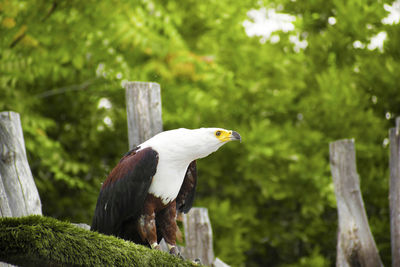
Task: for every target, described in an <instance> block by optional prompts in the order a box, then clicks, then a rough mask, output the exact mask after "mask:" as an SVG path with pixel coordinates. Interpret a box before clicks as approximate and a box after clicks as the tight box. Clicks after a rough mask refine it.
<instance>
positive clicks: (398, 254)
mask: <svg viewBox="0 0 400 267" xmlns="http://www.w3.org/2000/svg"><path fill="white" fill-rule="evenodd" d="M399 128H400V117H399V118H397V119H396V128H391V129H389V140H390V160H389V169H390V182H389V205H390V234H391V245H392V266H393V267H395V266H400V134H399V130H400V129H399Z"/></svg>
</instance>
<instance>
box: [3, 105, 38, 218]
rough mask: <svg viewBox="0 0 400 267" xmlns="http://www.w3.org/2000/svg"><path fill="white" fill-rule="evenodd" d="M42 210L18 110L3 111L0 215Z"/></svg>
mask: <svg viewBox="0 0 400 267" xmlns="http://www.w3.org/2000/svg"><path fill="white" fill-rule="evenodd" d="M31 214H40V215H41V214H42V206H41V203H40V198H39V193H38V191H37V188H36V185H35V182H34V180H33V177H32V173H31V169H30V168H29V164H28V160H27V158H26V151H25V142H24V137H23V134H22V127H21V122H20V118H19V114H18V113H15V112H11V111H6V112H1V113H0V216H2V217H11V216H12V217H21V216H27V215H31Z"/></svg>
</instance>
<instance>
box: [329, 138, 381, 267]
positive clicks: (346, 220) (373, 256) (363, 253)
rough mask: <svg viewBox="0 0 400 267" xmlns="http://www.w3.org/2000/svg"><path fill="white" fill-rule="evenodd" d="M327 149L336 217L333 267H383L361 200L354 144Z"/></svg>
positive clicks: (341, 142) (343, 142) (343, 143)
mask: <svg viewBox="0 0 400 267" xmlns="http://www.w3.org/2000/svg"><path fill="white" fill-rule="evenodd" d="M329 148H330V164H331V172H332V178H333V182H334V186H335V194H336V200H337V209H338V217H339V224H338V225H339V226H338V228H339V229H338V243H337V258H336V266H340V267H343V266H371V267H372V266H373V267H376V266H383V265H382V261H381V259H380V257H379V253H378V249H377V247H376V245H375V241H374V238H373V236H372V233H371V230H370V228H369V225H368V219H367V215H366V212H365V208H364V202H363V200H362V196H361V191H360V181H359V177H358V174H357V169H356V154H355V146H354V140H339V141H336V142H332V143H330V147H329Z"/></svg>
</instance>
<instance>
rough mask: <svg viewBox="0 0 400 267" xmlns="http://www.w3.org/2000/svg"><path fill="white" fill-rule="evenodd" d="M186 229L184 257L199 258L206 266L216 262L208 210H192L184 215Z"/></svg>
mask: <svg viewBox="0 0 400 267" xmlns="http://www.w3.org/2000/svg"><path fill="white" fill-rule="evenodd" d="M183 226H184V228H185V243H186V247H185V248H184V251H183V255H184V257H185V258H188V259H196V258H199V259H200V260H201V263H202V264H204V265H210V266H211V265H212V264H213V262H214V250H213V243H212V229H211V223H210V219H209V218H208V210H207V209H206V208H192V209H191V210H190V211H189V213H188V214H184V215H183Z"/></svg>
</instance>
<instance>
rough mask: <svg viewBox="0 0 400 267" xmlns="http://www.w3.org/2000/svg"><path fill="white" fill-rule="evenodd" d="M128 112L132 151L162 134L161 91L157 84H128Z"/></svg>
mask: <svg viewBox="0 0 400 267" xmlns="http://www.w3.org/2000/svg"><path fill="white" fill-rule="evenodd" d="M125 89H126V110H127V115H128V139H129V148H130V149H132V148H134V147H136V146H137V145H139V144H141V143H142V142H144V141H146V140H147V139H149V138H151V137H153V136H154V135H156V134H158V133H159V132H162V129H163V127H162V118H161V89H160V85H159V84H157V83H148V82H128V83H126V85H125Z"/></svg>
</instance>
